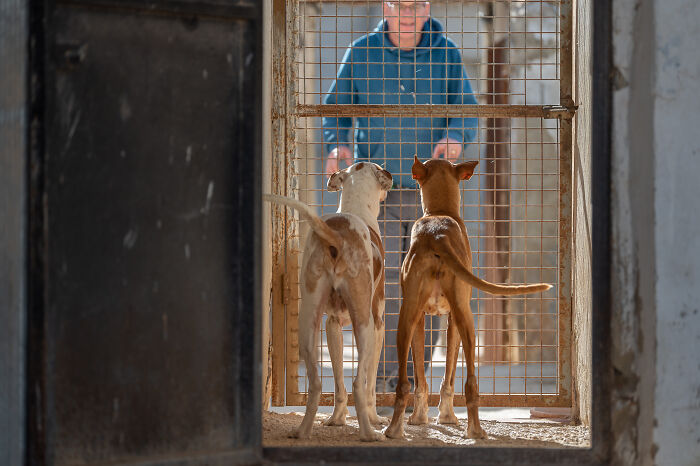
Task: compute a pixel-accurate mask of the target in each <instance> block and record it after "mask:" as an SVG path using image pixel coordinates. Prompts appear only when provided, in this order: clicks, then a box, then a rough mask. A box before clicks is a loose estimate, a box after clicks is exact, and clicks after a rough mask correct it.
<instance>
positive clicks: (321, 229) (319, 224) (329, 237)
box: [263, 194, 343, 250]
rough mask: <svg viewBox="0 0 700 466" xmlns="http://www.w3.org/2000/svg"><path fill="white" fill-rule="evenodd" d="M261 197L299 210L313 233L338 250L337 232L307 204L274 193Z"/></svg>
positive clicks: (339, 242)
mask: <svg viewBox="0 0 700 466" xmlns="http://www.w3.org/2000/svg"><path fill="white" fill-rule="evenodd" d="M263 199H265V200H266V201H269V202H274V203H276V204H284V205H286V206H289V207H291V208H293V209H296V210H297V211H299V213H300V214H301V216H302V217H304V218H305V219H306V220H308V221H309V224H310V226H311V229H312V230H313V231H314V233H316V234H317V235H318V236H319V237H320V238H321V239H322V240H323V241H325V242H326V243H328V245H329V246H330V247H333V248H336V250H340V245H341V244H342V242H343V240H342V238H341V237H340V235H339V234H338V232H337V231H335V230H334V229H332V228H331V227H329V226H328V225H326V223H325V222H324V221H323V220H321V217H319V216H318V215H317V214H316V212H314V211H313V210H312V209H311V207H309V206H308V205H306V204H304V203H303V202H301V201H298V200H296V199H293V198H291V197H285V196H278V195H276V194H263Z"/></svg>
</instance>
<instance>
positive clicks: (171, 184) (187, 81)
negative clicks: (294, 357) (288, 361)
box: [28, 0, 262, 464]
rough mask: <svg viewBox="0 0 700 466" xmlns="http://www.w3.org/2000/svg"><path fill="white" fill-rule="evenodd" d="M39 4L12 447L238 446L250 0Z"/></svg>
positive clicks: (159, 455) (249, 166)
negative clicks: (25, 325) (23, 359)
mask: <svg viewBox="0 0 700 466" xmlns="http://www.w3.org/2000/svg"><path fill="white" fill-rule="evenodd" d="M42 15H44V17H45V19H46V22H45V29H43V30H42V31H41V33H39V34H35V35H34V37H35V38H36V37H39V38H41V36H42V35H43V39H44V40H43V47H44V48H45V50H44V51H43V52H45V54H44V56H45V57H46V60H45V61H43V62H42V61H41V59H40V58H39V59H37V58H36V57H35V60H34V65H35V67H36V68H40V66H37V63H40V64H41V63H43V65H44V66H45V69H44V71H43V75H42V73H40V72H39V73H38V74H37V75H36V76H37V77H38V82H39V83H41V84H39V85H40V86H42V87H41V89H43V92H44V98H43V105H38V106H37V108H35V116H36V117H37V121H39V122H43V130H40V131H39V132H38V133H37V135H38V136H37V137H38V139H37V140H38V141H39V142H38V143H37V144H35V150H34V153H33V158H34V160H33V162H34V165H33V169H34V171H33V173H32V193H31V198H30V201H31V206H32V210H31V212H32V213H31V217H30V222H31V226H32V231H33V232H34V233H33V237H32V241H31V246H30V253H31V257H32V266H31V273H30V275H31V276H30V290H31V296H32V298H31V300H32V302H31V314H30V318H31V321H30V356H29V358H30V374H29V376H30V380H31V382H30V384H29V385H30V388H28V394H29V404H30V411H29V421H28V422H29V441H30V445H29V449H28V450H29V455H30V458H29V459H30V463H50V464H54V463H55V464H66V463H71V464H73V463H96V462H112V461H132V460H134V461H143V462H146V463H148V462H151V461H158V462H159V463H161V462H165V463H168V462H170V461H171V460H172V461H180V462H181V461H183V460H184V461H185V462H188V461H189V462H192V463H202V462H203V461H205V460H206V461H207V462H210V461H213V460H214V459H217V460H218V461H223V462H227V463H230V462H232V461H236V462H243V461H255V460H256V458H258V457H259V452H260V435H261V429H260V416H259V412H260V411H259V409H260V389H259V386H260V385H259V383H260V380H261V377H260V374H259V373H258V371H259V369H257V368H258V367H259V364H255V361H256V360H257V359H258V358H259V356H258V355H259V354H260V351H259V345H260V342H259V339H260V338H259V331H258V325H259V321H258V318H257V315H258V313H257V312H256V311H257V309H259V299H258V298H259V289H260V287H259V283H260V278H259V277H260V274H259V270H258V264H259V261H258V260H256V259H257V257H258V254H259V248H260V244H259V237H260V227H259V220H258V217H259V213H258V212H259V198H260V196H259V188H258V186H259V182H258V181H259V180H258V177H259V173H260V169H259V166H260V160H261V151H260V141H261V138H260V134H261V132H260V129H261V128H260V124H261V80H262V74H261V69H262V68H261V65H262V63H261V59H262V54H261V52H262V45H261V37H262V34H261V28H262V15H261V8H260V6H259V5H258V4H249V3H245V2H236V1H233V2H225V3H224V2H213V1H212V2H207V1H199V2H194V1H191V2H190V1H178V2H176V1H150V2H144V3H142V2H130V1H116V0H115V1H108V0H94V1H83V2H80V1H79V2H72V1H66V2H60V1H59V2H58V4H57V5H49V6H48V8H47V10H46V11H44V12H42ZM35 24H36V23H35ZM35 33H36V29H35ZM38 50H39V51H38V52H37V53H39V54H41V47H39V48H38ZM35 71H36V70H35ZM39 71H41V70H39ZM37 95H39V96H40V97H41V92H39V93H36V91H35V98H36V96H37ZM39 102H40V104H41V103H42V99H39ZM179 464H180V463H179Z"/></svg>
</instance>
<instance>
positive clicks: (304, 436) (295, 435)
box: [289, 429, 311, 440]
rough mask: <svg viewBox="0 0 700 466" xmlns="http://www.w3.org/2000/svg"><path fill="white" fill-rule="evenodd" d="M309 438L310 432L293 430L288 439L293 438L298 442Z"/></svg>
mask: <svg viewBox="0 0 700 466" xmlns="http://www.w3.org/2000/svg"><path fill="white" fill-rule="evenodd" d="M310 437H311V432H304V431H302V430H301V429H298V430H295V431H294V432H292V433H291V434H289V438H295V439H299V440H308V439H309V438H310Z"/></svg>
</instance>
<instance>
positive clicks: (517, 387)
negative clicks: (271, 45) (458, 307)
mask: <svg viewBox="0 0 700 466" xmlns="http://www.w3.org/2000/svg"><path fill="white" fill-rule="evenodd" d="M397 3H398V2H397ZM401 3H402V4H403V3H405V2H401ZM419 3H420V2H419ZM288 5H291V6H292V7H294V8H298V9H297V10H294V8H292V9H291V10H288V15H287V19H288V34H290V40H291V42H292V43H294V44H298V47H296V54H295V55H294V60H293V61H291V62H290V63H289V64H288V66H289V70H290V72H289V76H290V77H292V78H293V83H290V86H289V89H288V91H289V92H292V91H291V90H292V89H293V99H292V100H293V101H294V105H293V111H292V112H291V114H292V115H291V116H292V118H290V119H289V120H288V121H289V123H288V124H290V125H291V128H290V130H289V131H290V132H289V133H288V134H289V135H292V134H293V141H294V145H293V146H294V147H293V148H291V149H288V150H287V158H286V162H285V163H287V164H288V167H289V171H290V173H291V176H290V179H291V185H290V189H289V191H288V192H287V194H288V195H292V196H295V197H298V198H299V199H301V200H303V201H304V202H306V203H308V204H309V205H311V206H313V207H314V209H316V210H317V211H318V212H320V213H329V212H335V211H336V209H337V206H338V196H337V194H335V193H329V192H327V191H326V190H325V183H326V179H327V178H326V176H325V171H324V164H325V160H326V157H327V149H328V145H327V144H326V143H324V126H325V129H326V131H328V129H329V125H328V124H326V125H323V124H322V118H324V117H325V118H326V119H327V121H328V120H330V121H334V122H335V123H336V126H335V128H336V129H338V130H341V129H342V128H343V126H342V125H341V122H342V123H343V124H347V121H348V120H350V121H351V122H352V127H351V128H350V130H349V132H348V133H349V138H348V141H347V145H348V147H350V148H351V150H354V151H356V153H369V154H372V155H371V157H370V158H371V160H372V161H373V162H375V163H378V164H380V165H383V166H385V167H387V168H388V167H389V166H391V167H393V169H392V170H390V171H391V172H392V175H393V176H394V179H395V180H397V179H399V180H403V179H404V178H402V175H403V176H405V177H408V178H410V168H411V164H412V154H411V159H408V158H406V157H405V154H404V152H406V151H410V150H412V151H414V152H413V153H419V154H428V155H427V156H428V157H429V156H430V154H431V153H432V150H433V149H434V147H435V144H436V143H437V142H438V139H439V137H438V136H439V135H440V134H441V132H442V134H449V132H448V131H452V130H457V131H462V132H463V131H464V130H471V131H472V132H473V137H474V139H473V140H472V141H471V142H469V143H468V144H464V146H463V152H462V154H461V155H460V157H459V158H458V159H457V160H456V161H457V162H459V161H465V160H479V165H478V167H477V171H476V173H475V175H474V176H473V177H472V178H471V179H470V180H468V181H463V182H462V183H461V195H462V209H461V215H462V218H463V220H464V222H465V225H466V227H467V231H468V232H469V238H470V244H471V248H472V253H473V255H472V257H473V271H474V273H475V274H476V275H477V276H479V277H482V278H484V279H487V280H489V281H492V282H496V283H514V284H518V283H534V282H546V283H551V284H553V285H555V286H554V288H553V289H552V290H550V291H548V292H545V293H541V294H535V295H527V296H514V297H497V296H491V295H488V294H486V293H483V292H480V291H478V290H476V289H475V290H474V291H473V293H472V300H471V309H472V312H473V315H474V319H475V324H476V331H477V348H476V351H477V368H476V371H477V376H478V379H479V391H480V394H481V396H482V403H481V405H482V406H488V405H495V406H503V405H521V406H532V405H544V404H546V405H567V404H568V403H570V391H569V390H568V388H569V384H570V377H569V373H568V369H567V367H568V364H569V361H568V358H569V352H568V344H569V339H570V328H569V327H568V325H569V324H568V322H569V320H570V304H569V303H568V296H569V294H570V292H569V289H570V284H569V280H570V249H569V247H568V243H569V241H570V233H569V232H568V227H567V226H566V225H570V200H569V199H568V197H567V195H566V194H564V195H562V193H563V192H566V191H567V190H568V186H569V185H570V179H569V178H570V172H569V170H570V162H569V158H570V148H568V147H567V144H566V141H568V140H569V138H570V121H565V120H560V119H552V118H551V117H552V116H553V114H552V112H551V109H550V106H557V105H559V104H560V101H561V96H562V95H563V94H566V95H570V86H571V82H570V79H568V78H567V76H566V73H564V76H562V70H561V66H560V65H561V62H562V60H561V57H560V52H561V53H562V54H564V55H565V56H566V57H568V56H569V55H570V50H568V49H566V50H565V49H563V48H562V41H561V37H562V30H563V31H564V32H563V34H565V35H566V34H568V33H569V29H568V26H567V25H568V22H566V21H564V22H563V20H562V18H564V19H566V13H567V11H568V8H569V6H570V5H569V2H565V1H561V2H560V1H509V2H483V1H480V2H479V1H462V2H451V1H450V2H435V1H434V2H431V3H430V18H433V19H437V20H438V21H439V22H440V23H441V24H442V26H443V27H444V34H445V35H446V36H447V37H448V38H449V39H450V40H451V41H452V42H453V44H452V43H450V42H447V45H445V46H444V47H445V48H446V49H447V48H450V47H452V46H454V47H455V48H456V49H457V50H458V52H459V55H460V56H461V62H462V63H461V64H462V65H463V66H464V69H465V70H466V73H467V75H468V81H469V83H470V84H471V87H472V92H471V93H470V94H471V95H473V97H474V98H475V99H476V102H475V104H473V105H465V104H464V101H463V100H460V99H457V103H456V104H450V103H449V102H450V101H452V102H454V99H452V100H450V97H449V91H450V89H449V86H442V87H441V86H437V85H435V86H433V85H431V86H430V87H429V88H428V89H427V90H426V88H425V85H426V83H430V81H431V80H434V78H433V76H432V74H431V73H428V74H427V75H426V73H425V70H424V69H421V68H422V67H423V66H425V64H424V63H419V64H416V65H415V66H414V69H413V75H411V74H410V73H409V74H408V75H406V76H399V78H398V79H393V78H386V77H382V76H381V74H380V76H379V77H376V76H374V77H372V78H366V79H367V80H369V79H378V80H380V81H384V82H385V84H384V85H385V86H386V87H387V88H390V89H384V90H383V91H382V92H379V93H378V92H376V86H375V87H374V91H371V90H367V89H369V88H370V87H371V86H369V85H367V83H364V87H363V85H362V84H358V85H356V86H355V85H353V87H352V90H351V92H350V93H351V94H353V96H352V98H353V99H359V101H360V103H359V104H358V103H357V100H354V101H352V103H346V104H343V103H341V104H340V105H328V102H327V100H325V99H326V96H327V95H328V93H329V89H331V85H332V83H333V81H334V80H335V79H336V78H338V80H340V79H341V78H340V77H339V76H338V72H339V69H340V67H341V66H342V65H343V62H344V61H347V59H346V60H344V58H343V57H344V56H346V51H347V49H348V46H349V45H350V44H352V43H355V44H359V45H362V44H364V45H363V46H364V48H365V49H366V50H364V51H363V53H364V55H363V56H366V57H372V58H366V59H365V60H364V61H363V62H362V63H364V64H366V66H368V67H372V66H374V67H384V68H386V67H387V66H389V65H390V64H388V62H387V60H386V59H384V58H382V59H377V57H378V56H380V55H378V54H375V53H374V52H370V49H372V48H373V47H374V46H373V45H372V44H370V43H369V41H366V42H362V40H361V38H362V37H363V36H365V35H367V34H372V33H373V31H374V30H375V27H376V26H377V25H378V24H379V23H380V22H381V21H383V20H385V19H386V17H387V15H388V14H392V13H391V11H392V9H391V7H387V6H386V3H384V4H383V3H381V2H368V1H323V2H310V1H303V2H300V3H299V4H298V5H295V4H294V3H293V2H289V3H288ZM417 8H420V6H418V7H417ZM393 11H397V10H396V9H394V10H393ZM398 11H400V12H401V14H404V13H405V11H404V10H403V9H401V10H398ZM408 11H409V12H410V7H409V8H408ZM289 12H291V14H289ZM394 14H398V13H394ZM415 14H416V15H417V14H418V13H417V12H416V13H415ZM358 39H360V41H359V42H355V41H357V40H358ZM419 47H420V44H419ZM568 47H569V48H570V45H569V46H568ZM374 48H376V49H381V47H374ZM426 49H429V47H426ZM377 52H382V50H377ZM427 53H430V52H429V50H428V51H427ZM429 65H431V66H432V65H434V63H429ZM400 74H401V71H399V75H400ZM384 76H386V72H384ZM426 76H427V77H426ZM352 78H353V79H354V80H357V79H358V78H357V77H356V76H353V77H352ZM397 83H398V86H399V87H398V88H397V89H393V88H391V86H394V85H396V84H397ZM374 84H375V85H376V82H375V83H374ZM440 92H441V94H439V93H440ZM336 93H337V94H338V95H340V94H342V92H340V91H339V90H338V88H337V87H336ZM438 94H439V95H438ZM358 95H359V96H358ZM445 96H447V97H445ZM459 97H462V96H461V95H460V96H459ZM331 100H333V99H331ZM338 100H340V101H343V102H345V101H346V100H347V99H345V100H344V99H343V98H340V99H338ZM338 100H334V101H333V102H332V103H337V102H338ZM446 100H447V102H446ZM430 104H433V105H430ZM454 121H459V122H460V123H461V124H459V125H457V126H455V125H452V126H449V125H450V122H454ZM330 128H331V129H333V126H331V127H330ZM411 130H413V134H412V132H411ZM420 131H423V133H422V134H423V135H425V134H428V135H429V136H421V135H419V134H418V133H419V132H420ZM372 132H375V133H376V132H382V134H383V135H384V136H385V137H384V139H382V137H380V136H376V135H372V134H371V133H372ZM463 134H464V133H463ZM326 142H327V141H326ZM362 145H364V148H363V147H361V146H362ZM392 145H393V146H394V147H393V148H392V147H391V146H392ZM397 147H398V149H397ZM397 152H400V155H398V156H397ZM421 158H423V160H425V158H426V157H425V156H422V157H421ZM402 160H403V162H402ZM562 161H564V163H562ZM397 167H398V169H397ZM397 188H398V189H399V190H400V191H402V193H401V195H397V196H392V195H390V197H389V198H388V199H387V203H388V204H389V205H392V204H394V205H393V211H394V213H395V211H398V212H399V213H398V215H399V217H400V218H402V219H413V220H415V219H418V218H420V217H421V216H422V210H421V208H420V205H419V204H420V198H419V197H416V196H415V193H417V189H415V188H411V187H404V188H405V189H401V186H398V187H397ZM409 191H410V192H412V193H413V196H414V197H413V199H414V201H413V202H411V194H410V193H409ZM415 199H417V204H418V205H416V202H415ZM392 215H394V214H392ZM392 215H387V211H386V209H382V214H381V215H380V218H379V221H380V224H382V227H383V228H385V229H386V232H385V233H384V235H383V237H382V241H383V243H384V247H385V250H386V258H387V260H386V271H387V282H386V296H387V298H386V302H387V304H386V311H385V316H386V322H387V327H386V338H385V344H384V346H385V348H384V349H385V351H384V352H383V354H382V359H381V360H380V364H379V378H378V381H379V382H378V396H377V404H379V405H382V404H390V403H391V402H392V401H393V389H392V390H389V389H388V388H386V390H382V388H381V387H385V385H384V384H382V379H387V380H388V379H389V378H390V376H391V370H390V368H392V367H393V366H394V365H395V364H396V361H395V357H394V358H393V359H392V356H391V354H395V352H392V351H391V346H392V345H395V344H394V343H393V342H395V337H394V338H392V336H393V335H392V334H394V335H395V333H396V327H395V325H391V322H396V321H397V320H398V319H397V316H398V311H399V307H400V299H401V293H400V290H399V284H398V269H399V267H400V264H401V259H402V257H403V254H405V252H406V250H407V249H408V244H409V237H410V229H409V228H407V227H405V223H406V222H402V221H401V220H396V219H395V218H394V217H393V216H392ZM303 223H304V222H300V223H298V222H296V221H294V220H292V221H291V223H290V224H289V228H288V230H287V235H286V237H287V247H288V256H287V257H288V262H287V270H286V271H285V273H286V274H287V276H288V280H289V281H290V283H289V286H290V287H291V288H292V289H294V288H295V287H296V286H298V283H297V282H298V271H297V267H298V257H300V255H301V254H302V253H303V251H302V250H301V249H302V247H301V246H300V245H302V244H303V242H302V241H299V239H300V237H305V234H306V231H305V226H304V225H303ZM400 226H403V229H402V228H399V227H400ZM290 258H291V259H290ZM289 296H290V298H289V299H288V300H287V306H286V331H287V340H288V343H287V347H286V349H287V354H286V360H285V363H286V368H287V384H288V386H287V390H286V400H285V403H286V404H288V405H295V404H303V403H304V402H305V393H306V392H307V389H308V387H307V384H308V380H307V378H306V375H305V370H304V365H303V364H299V359H298V348H296V347H295V343H294V342H295V341H296V337H295V332H296V331H298V329H297V327H296V312H297V311H296V310H297V309H298V303H297V302H295V301H296V300H298V296H299V295H298V293H291V294H290V295H289ZM562 298H563V299H562ZM446 321H447V319H446V317H433V318H426V346H428V347H429V351H428V352H427V353H426V361H427V364H426V377H427V380H428V386H429V389H430V391H431V396H430V397H429V402H430V404H431V405H437V401H438V396H439V388H440V382H441V380H442V376H443V374H444V366H445V342H446V338H445V333H446V332H445V327H446ZM320 331H321V339H320V341H321V359H320V361H319V364H320V375H321V379H322V386H323V390H322V392H323V394H322V397H321V403H322V404H332V401H333V395H332V393H333V386H334V382H333V371H332V367H331V361H330V357H329V353H328V350H327V346H326V335H325V317H324V321H323V322H322V324H321V330H320ZM343 340H344V357H343V359H344V368H345V371H344V381H345V386H346V389H347V390H348V392H351V391H352V380H353V378H354V376H355V374H356V370H357V360H358V358H357V350H356V347H355V342H354V338H353V334H352V329H351V327H347V328H345V329H343ZM290 342H291V343H290ZM277 344H279V342H278V343H277ZM411 364H412V361H411V359H410V358H409V366H410V365H411ZM410 372H411V371H410V369H409V373H410ZM465 381H466V366H465V361H464V359H463V354H462V352H461V351H460V358H459V360H458V366H457V372H456V380H455V384H456V387H460V386H463V385H464V382H465ZM459 391H460V390H459V389H458V392H459ZM460 398H461V397H460V396H459V395H458V396H456V401H455V402H456V403H457V404H459V403H460V401H461V400H460ZM350 402H351V403H352V397H351V398H350Z"/></svg>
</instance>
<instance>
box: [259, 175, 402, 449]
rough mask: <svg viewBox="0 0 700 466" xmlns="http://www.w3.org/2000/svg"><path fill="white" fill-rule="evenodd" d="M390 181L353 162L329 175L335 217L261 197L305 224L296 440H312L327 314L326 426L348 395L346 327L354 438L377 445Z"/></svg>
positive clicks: (340, 413) (339, 418)
mask: <svg viewBox="0 0 700 466" xmlns="http://www.w3.org/2000/svg"><path fill="white" fill-rule="evenodd" d="M391 185H392V177H391V174H390V173H389V172H388V171H386V170H384V169H382V168H381V167H380V166H379V165H377V164H374V163H369V162H358V163H356V164H354V165H352V166H350V167H348V168H346V169H345V170H342V171H339V172H336V173H334V174H333V175H331V177H330V179H329V180H328V190H329V191H338V190H340V189H341V187H342V193H341V195H340V207H339V208H338V211H337V213H335V214H329V215H324V216H323V217H319V216H318V215H316V214H315V213H314V212H313V211H312V210H311V208H310V207H309V206H307V205H306V204H304V203H302V202H299V201H297V200H296V199H290V198H287V197H283V196H273V195H269V194H266V195H264V198H265V199H266V200H268V201H270V202H276V203H280V204H286V205H287V206H290V207H293V208H294V209H296V210H298V211H299V213H300V214H301V215H302V216H303V217H305V218H306V219H307V220H309V223H310V226H311V234H310V235H309V237H308V238H307V240H306V246H305V248H304V258H303V261H302V267H301V277H300V284H301V286H300V287H301V309H300V311H299V355H300V356H301V358H302V359H303V360H304V363H305V364H306V372H307V375H308V377H309V393H308V398H307V402H306V413H305V414H304V420H303V421H302V422H301V426H300V427H299V430H297V431H296V432H295V434H294V437H297V438H301V439H305V438H309V436H310V434H311V426H312V424H313V421H314V418H315V416H316V410H317V409H318V402H319V398H320V396H321V381H320V379H319V376H318V368H317V364H318V356H319V354H318V335H319V326H320V322H321V316H322V315H323V313H324V312H325V313H326V314H327V315H328V317H327V319H326V335H327V338H328V348H329V351H330V355H331V363H332V365H333V376H334V379H335V408H334V410H333V415H332V416H331V417H330V419H328V421H326V425H329V426H340V425H344V424H345V417H346V416H347V413H348V408H347V404H348V395H347V391H346V390H345V384H344V383H343V337H342V333H341V330H342V327H344V326H346V325H348V324H350V323H352V328H353V332H354V334H355V340H356V341H357V352H358V356H359V362H358V366H357V376H356V377H355V381H354V383H353V394H354V396H355V408H356V409H357V418H358V422H359V424H360V439H362V440H364V441H374V440H382V439H383V438H384V436H383V435H382V434H381V433H380V432H376V431H375V430H374V429H373V428H372V424H375V425H376V424H379V423H380V422H381V421H380V418H379V416H377V409H376V393H375V384H376V377H377V365H378V364H379V354H380V351H381V348H382V344H383V342H384V248H383V246H382V242H381V238H380V236H379V224H378V223H377V215H379V203H380V202H381V201H383V200H384V199H385V198H386V192H387V191H388V190H389V189H391Z"/></svg>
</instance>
